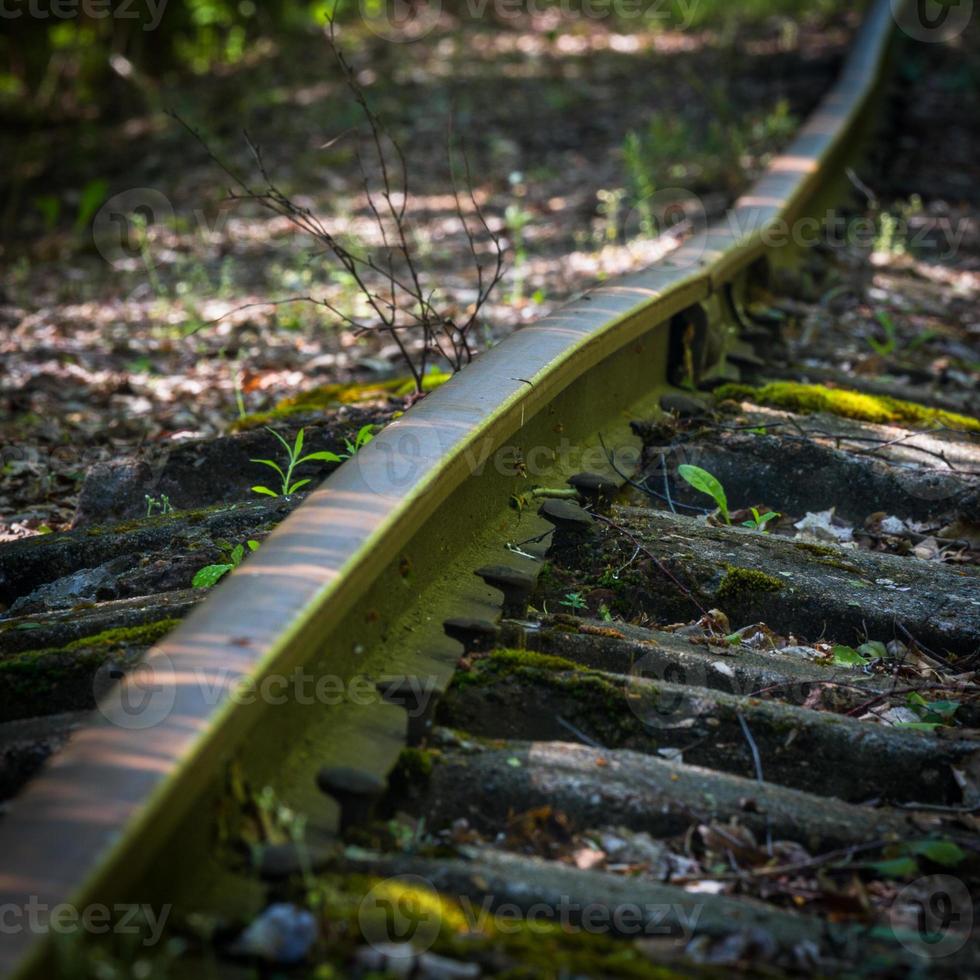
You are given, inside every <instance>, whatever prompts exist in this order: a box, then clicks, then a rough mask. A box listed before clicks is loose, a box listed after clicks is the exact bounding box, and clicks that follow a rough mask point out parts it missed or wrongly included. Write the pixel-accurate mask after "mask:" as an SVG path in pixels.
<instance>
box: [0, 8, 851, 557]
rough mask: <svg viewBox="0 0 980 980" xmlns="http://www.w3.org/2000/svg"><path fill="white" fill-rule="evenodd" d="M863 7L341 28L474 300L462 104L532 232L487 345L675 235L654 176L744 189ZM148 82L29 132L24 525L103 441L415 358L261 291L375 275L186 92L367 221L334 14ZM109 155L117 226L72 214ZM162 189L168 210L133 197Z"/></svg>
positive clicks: (126, 448) (57, 519) (513, 258)
mask: <svg viewBox="0 0 980 980" xmlns="http://www.w3.org/2000/svg"><path fill="white" fill-rule="evenodd" d="M855 22H856V15H855V14H854V13H848V14H847V15H846V16H844V17H830V16H825V17H824V18H823V19H820V18H817V19H815V20H808V21H807V22H806V23H805V24H804V26H803V27H802V28H801V27H799V26H797V25H793V24H791V23H790V22H788V21H787V20H785V19H768V20H763V21H760V22H757V23H749V24H746V25H743V26H741V27H740V28H739V29H738V30H737V31H734V32H729V31H725V32H720V33H719V32H717V31H714V32H713V31H711V30H703V29H699V30H694V29H690V30H681V29H679V28H678V26H677V25H674V26H673V27H671V26H670V25H667V26H663V27H659V28H658V29H657V30H647V31H645V32H638V33H637V32H635V30H630V31H628V32H627V30H626V28H624V27H622V26H620V27H619V28H617V27H616V26H615V25H613V24H611V23H609V22H605V21H601V20H593V21H590V20H588V19H587V18H585V19H580V20H576V21H574V22H571V23H570V22H569V21H568V20H567V19H566V20H565V21H561V20H556V19H555V17H554V16H553V15H551V14H549V15H541V16H535V17H522V18H514V19H509V20H508V21H507V23H506V24H501V23H499V22H498V23H484V22H468V23H466V24H463V25H459V24H456V25H453V24H440V25H439V26H438V28H437V29H436V30H433V31H432V32H431V33H429V34H428V35H426V36H425V37H423V38H420V39H418V40H416V41H413V42H412V43H407V44H392V43H389V42H386V41H384V40H381V39H378V38H376V37H374V36H373V35H371V34H369V33H367V32H365V31H363V30H361V31H358V30H356V29H355V28H353V27H345V28H343V29H342V30H341V36H340V43H341V45H342V46H343V47H344V48H345V50H346V51H347V53H348V56H349V58H350V60H351V63H352V64H353V66H354V69H355V72H356V74H357V79H358V82H359V84H361V85H362V86H363V87H364V89H365V91H366V92H367V94H368V97H369V98H370V100H371V102H372V105H374V106H375V108H376V109H377V110H378V111H379V112H380V113H381V114H382V116H383V117H384V119H385V120H386V121H387V123H388V125H389V128H390V130H391V132H392V133H393V134H394V135H395V136H396V137H397V138H398V139H399V140H400V142H401V143H402V145H403V146H404V149H405V152H406V155H407V157H408V160H409V173H410V182H411V191H412V200H411V201H410V205H409V217H410V224H411V232H412V236H413V240H414V242H415V244H416V246H417V249H418V253H419V255H420V256H421V259H422V265H423V266H424V267H425V269H426V271H427V273H428V275H429V277H430V280H429V281H430V282H431V283H432V284H433V285H434V286H435V287H436V288H437V289H438V291H439V294H440V295H441V296H442V297H443V298H444V300H445V304H446V307H447V308H448V309H450V310H452V311H459V310H465V309H466V308H467V306H468V304H470V303H471V302H472V298H473V293H474V287H475V274H474V271H473V269H472V268H470V264H469V263H468V261H467V260H468V258H469V256H468V255H467V252H466V241H465V238H464V236H463V233H462V230H461V228H460V227H459V223H458V221H457V220H456V215H455V211H454V207H453V200H452V195H451V193H450V188H451V183H450V180H449V176H448V169H447V124H448V123H449V121H450V119H451V120H452V125H453V128H454V131H455V134H456V136H457V137H458V138H461V139H462V140H463V141H464V143H465V146H466V150H467V155H468V158H469V165H470V170H471V174H472V184H473V189H474V192H475V195H476V197H477V199H478V200H479V201H480V202H481V205H482V207H483V208H484V210H485V212H486V215H487V218H488V221H489V223H490V226H491V227H492V228H493V229H494V231H495V233H496V234H498V235H499V236H500V239H501V242H502V244H503V245H504V247H505V248H506V249H507V269H506V272H505V276H504V279H503V281H502V283H501V284H500V286H499V287H498V289H497V290H496V292H495V294H494V295H493V297H492V299H491V302H490V303H489V304H488V305H487V306H486V307H485V308H484V311H483V313H484V314H485V315H484V317H483V322H482V323H481V324H480V327H479V330H480V333H479V336H477V337H475V338H474V342H475V347H476V349H477V350H481V349H484V348H485V347H486V346H488V345H490V344H492V343H493V342H495V341H496V340H497V339H499V338H500V337H501V336H502V335H504V334H505V333H507V332H508V331H510V330H512V329H514V328H515V327H518V326H520V325H521V324H522V323H525V322H528V321H530V320H533V319H536V318H537V317H539V316H541V315H543V314H545V313H547V312H548V311H549V310H550V309H552V308H553V307H554V306H555V305H557V304H560V303H561V302H562V301H564V300H565V299H567V298H568V297H570V296H572V295H574V294H576V293H577V292H580V291H581V290H582V289H584V288H586V287H587V286H589V285H591V284H594V283H595V282H597V281H600V280H602V279H604V278H606V277H608V276H610V275H615V274H619V273H621V272H625V271H628V270H629V269H631V268H635V267H637V266H640V265H643V264H645V263H646V262H647V261H649V259H650V256H651V253H650V247H651V241H650V240H649V235H650V232H651V230H650V228H649V227H646V226H645V230H644V229H641V228H640V227H639V224H640V219H639V217H638V213H637V210H636V202H637V200H638V199H639V196H640V195H641V193H642V188H643V187H646V188H647V190H649V188H651V187H652V188H654V189H657V190H662V189H663V188H665V187H680V188H683V189H684V190H685V191H686V192H687V193H688V194H690V195H693V196H694V198H695V199H696V200H699V201H701V202H702V203H703V205H704V208H705V211H706V212H707V213H709V214H711V215H715V214H718V213H720V212H721V210H723V208H724V206H725V204H726V203H727V202H728V201H729V200H731V199H732V197H733V196H734V195H735V194H737V192H738V191H739V190H740V189H742V188H743V187H744V186H746V184H747V182H748V180H749V179H750V178H751V176H752V175H753V174H754V173H755V172H757V171H758V169H759V168H760V167H762V166H763V165H764V164H765V162H766V161H767V159H768V158H769V156H770V154H771V153H772V152H773V151H774V150H775V149H776V148H777V147H778V146H780V145H781V144H783V143H785V141H786V140H787V139H788V138H789V136H790V135H791V133H792V129H793V127H794V125H795V123H796V121H798V120H799V119H801V118H803V117H804V116H805V115H806V113H807V112H808V111H810V110H811V109H812V108H813V106H814V105H815V103H816V101H817V100H818V99H819V97H820V95H821V93H822V92H823V91H824V90H825V88H826V87H827V85H828V84H829V83H830V82H831V81H832V79H833V76H834V72H835V70H836V68H837V66H838V64H839V59H840V57H841V54H842V52H843V50H844V48H845V46H846V43H847V40H848V38H849V36H850V33H851V31H852V29H853V27H854V25H855ZM117 84H118V85H122V86H125V85H127V84H131V83H124V82H122V81H121V80H117ZM141 85H142V88H141V91H142V92H143V101H142V104H141V108H140V109H139V110H138V111H133V112H127V113H124V114H122V115H121V116H116V117H113V116H112V115H111V114H109V115H106V116H104V117H103V118H101V119H95V120H92V121H90V122H87V123H85V124H84V125H82V124H79V123H77V122H75V123H71V124H69V123H62V124H59V125H51V126H48V127H46V128H34V129H28V130H26V131H25V132H18V131H17V128H16V127H12V128H11V129H10V130H9V131H8V135H6V136H5V137H4V140H5V141H7V142H8V145H7V146H6V147H5V148H4V155H5V157H6V158H7V159H10V160H12V161H13V166H12V168H11V179H12V183H11V186H10V188H9V189H10V190H11V192H12V194H13V195H14V196H15V197H16V196H17V195H19V196H20V197H21V198H22V200H21V209H22V212H23V214H24V216H25V220H24V222H23V224H22V227H21V230H20V233H19V235H18V237H16V238H15V240H14V241H12V242H10V243H9V244H8V245H7V246H6V247H5V249H4V259H5V261H6V263H7V265H8V274H7V276H6V279H5V282H4V285H3V288H2V292H0V304H2V305H0V325H2V327H3V330H2V332H0V354H2V357H3V361H4V366H5V371H4V375H3V378H2V379H0V400H2V401H0V404H2V407H3V411H2V413H0V415H2V421H0V443H2V445H3V453H4V457H3V466H2V469H0V539H2V538H16V537H21V536H24V535H31V534H37V533H46V532H47V531H49V530H61V529H64V528H66V527H68V526H69V525H70V524H71V522H72V520H73V517H74V514H75V508H76V505H77V501H78V495H79V490H80V487H81V484H82V482H83V480H84V478H85V474H86V471H87V470H88V468H89V467H90V466H91V465H92V464H93V463H96V462H98V461H102V460H108V459H114V458H118V457H126V456H132V455H135V454H140V453H143V452H145V453H147V454H149V455H151V456H152V455H153V454H154V453H159V451H160V450H161V449H162V448H165V447H167V446H170V445H172V444H173V443H175V442H183V441H186V440H192V439H196V438H200V437H211V436H215V435H219V434H222V433H225V432H227V431H228V430H229V428H230V426H232V425H233V424H234V423H235V422H236V420H237V419H238V418H239V416H240V414H242V413H244V412H249V413H252V412H261V411H265V410H268V409H269V408H270V407H272V406H273V405H274V404H275V403H276V402H277V401H278V400H279V399H281V398H282V397H284V396H290V395H296V394H297V393H300V392H302V391H304V390H307V389H310V388H314V387H316V386H318V385H322V384H327V383H346V382H353V381H361V382H363V381H375V380H379V379H386V378H390V377H392V376H399V375H402V376H403V375H405V374H406V373H407V372H406V370H405V368H404V366H403V365H401V364H400V363H399V355H398V351H397V349H396V348H395V346H394V345H393V344H392V343H391V342H390V340H389V339H386V337H384V336H379V335H374V334H370V333H368V334H367V335H358V334H357V333H356V332H355V331H353V330H351V329H349V328H346V327H344V326H343V325H339V324H337V323H336V322H330V319H331V318H330V317H329V316H326V315H325V313H324V311H323V310H322V309H320V308H313V307H310V306H307V305H303V304H292V305H286V306H274V307H270V306H265V307H263V306H261V305H260V306H250V308H249V309H247V310H242V311H240V312H234V311H236V310H239V308H240V307H242V306H243V305H246V304H256V303H258V304H261V303H262V302H263V301H265V300H270V299H277V298H281V297H283V296H292V295H296V294H308V293H315V294H316V295H317V296H326V297H329V298H330V300H331V301H332V302H334V303H336V305H338V306H339V307H341V308H344V309H346V310H350V309H357V303H358V297H357V295H356V290H353V289H352V288H351V285H350V282H349V278H348V277H345V275H344V274H343V272H342V271H339V270H337V269H336V268H330V266H329V264H328V263H326V262H325V261H324V260H323V258H322V256H318V255H316V254H315V249H314V248H313V243H312V242H311V241H310V240H309V239H304V238H303V236H302V235H301V234H299V233H297V232H295V230H293V229H292V228H291V227H290V226H289V225H288V223H287V222H285V221H284V220H283V219H282V218H279V217H276V216H274V215H269V214H266V213H263V212H261V211H260V210H259V209H257V208H255V207H249V206H247V205H246V206H238V207H234V206H231V205H230V204H229V202H228V201H227V199H226V185H227V180H226V178H225V177H224V175H222V174H221V173H220V171H219V170H218V169H217V168H216V167H215V166H214V165H213V164H212V163H211V162H210V161H209V160H208V159H207V156H206V154H205V152H204V151H203V149H202V148H201V147H200V146H198V145H197V144H196V143H195V142H194V140H193V139H192V137H190V136H189V134H188V133H187V132H186V131H185V130H183V129H182V128H181V127H180V126H179V125H178V124H177V123H176V122H175V121H174V120H173V119H172V118H170V117H169V116H168V115H166V110H174V111H176V112H177V113H178V114H179V115H180V116H181V118H183V119H185V120H186V121H187V122H188V123H190V124H192V125H194V126H195V127H197V128H199V129H200V130H202V131H203V132H205V133H206V134H207V135H208V139H209V141H210V142H211V143H212V145H213V146H214V147H216V148H217V150H218V151H219V153H220V154H221V155H222V156H224V157H225V158H227V159H228V160H229V161H230V162H231V163H232V165H234V166H236V167H240V168H241V169H242V170H243V171H244V172H246V173H247V172H249V167H250V159H249V154H248V150H247V147H246V144H245V140H244V138H243V136H242V131H243V130H246V129H247V130H248V132H249V133H250V134H251V136H252V137H253V138H254V139H255V140H256V141H257V142H259V143H261V145H262V147H263V150H264V153H265V157H266V160H267V162H268V165H269V169H270V171H271V172H272V174H273V175H274V176H275V178H276V180H277V182H279V183H281V185H282V186H283V187H284V188H285V189H286V190H287V192H289V193H291V194H295V195H296V196H297V199H298V200H299V201H300V202H301V203H303V204H305V205H310V206H312V207H314V208H315V209H316V210H318V211H319V212H320V213H322V214H323V215H324V217H325V218H326V219H327V220H328V223H330V226H331V227H332V228H340V229H341V230H342V232H343V233H345V234H349V235H352V236H353V237H355V238H359V239H361V240H364V241H367V240H369V239H370V235H371V232H372V227H371V222H370V220H369V219H370V216H369V213H368V210H367V202H366V199H365V195H364V193H363V188H362V186H361V174H360V171H359V168H358V165H357V160H356V153H355V139H356V138H355V137H354V136H352V135H350V134H349V133H348V132H347V131H348V130H349V129H350V128H351V127H357V126H361V129H362V130H363V125H362V122H363V121H362V120H361V119H359V117H358V110H357V108H356V106H355V105H354V103H353V100H352V99H351V97H350V95H349V93H348V92H346V91H345V89H344V87H343V84H342V81H341V79H340V77H339V75H338V73H337V71H336V68H335V66H334V65H333V64H332V63H331V59H330V54H329V52H328V51H327V49H326V45H325V44H324V41H323V38H322V37H317V36H304V37H299V38H289V39H287V40H286V41H284V42H282V43H281V44H280V45H279V46H278V47H277V46H274V45H272V44H271V43H266V44H261V45H256V46H255V49H254V50H252V51H250V52H248V54H247V55H246V57H245V58H244V59H243V60H242V61H240V62H239V63H238V64H236V65H234V66H228V67H226V68H223V69H219V70H216V71H213V72H212V73H210V74H208V75H204V76H201V77H193V78H183V79H177V80H176V81H174V82H173V83H171V84H167V85H163V84H159V85H151V84H150V83H141ZM126 94H127V96H128V97H129V98H128V104H131V103H132V93H131V92H127V93H126ZM110 95H111V92H110ZM712 120H716V122H715V123H712ZM631 132H632V133H636V134H638V139H639V143H638V144H637V145H638V146H639V147H640V149H641V151H642V156H643V162H642V165H640V164H638V163H637V161H636V157H635V156H633V157H631V155H630V151H629V148H628V135H629V134H630V133H631ZM345 134H346V135H345ZM338 137H339V138H338ZM325 145H326V148H325ZM66 149H67V150H68V151H69V152H66ZM99 181H105V182H106V184H105V190H104V194H105V196H106V197H107V201H106V204H105V205H104V206H103V208H102V210H101V211H100V212H99V214H98V215H96V217H95V234H94V235H93V232H92V230H91V228H90V227H88V226H86V227H82V228H80V229H78V230H73V229H72V223H73V221H74V218H75V215H76V213H77V212H78V209H80V208H82V207H83V204H82V201H83V199H84V197H85V195H86V192H87V191H88V190H89V189H91V188H92V186H93V184H94V185H97V186H99V185H98V182H99ZM644 181H646V182H647V183H646V184H644V183H643V182H644ZM119 195H123V196H122V197H119ZM52 199H53V200H54V202H55V203H52ZM140 208H142V209H143V214H144V216H146V217H147V218H148V222H147V224H146V226H145V228H140V227H139V226H137V225H135V224H134V223H133V221H132V213H133V212H137V211H138V210H139V209H140ZM113 212H116V213H117V215H118V217H117V218H116V219H113V218H112V214H113ZM45 216H46V217H45ZM120 221H123V222H124V223H119V222H120ZM114 222H115V223H114ZM89 223H90V224H91V218H90V221H89ZM484 244H485V243H484ZM654 247H655V246H654ZM229 314H230V315H229ZM219 317H224V319H222V320H220V322H218V323H214V322H213V321H215V320H216V319H217V318H219ZM389 407H390V406H389ZM394 407H397V404H395V405H394ZM212 477H213V479H214V480H215V481H217V482H220V481H221V480H222V479H223V477H224V474H222V473H221V472H214V473H213V474H212Z"/></svg>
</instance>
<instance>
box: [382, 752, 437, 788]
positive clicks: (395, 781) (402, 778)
mask: <svg viewBox="0 0 980 980" xmlns="http://www.w3.org/2000/svg"><path fill="white" fill-rule="evenodd" d="M434 764H435V763H434V758H433V753H432V752H427V751H426V750H424V749H416V748H407V749H402V751H401V754H400V755H399V756H398V763H397V765H396V766H395V768H394V769H393V770H392V772H391V775H390V776H389V777H388V787H389V789H390V790H391V792H392V793H393V794H394V795H395V797H396V798H402V797H404V796H405V795H407V794H408V793H411V792H418V791H419V790H423V789H425V787H426V786H427V785H428V783H429V777H430V776H431V775H432V767H433V765H434Z"/></svg>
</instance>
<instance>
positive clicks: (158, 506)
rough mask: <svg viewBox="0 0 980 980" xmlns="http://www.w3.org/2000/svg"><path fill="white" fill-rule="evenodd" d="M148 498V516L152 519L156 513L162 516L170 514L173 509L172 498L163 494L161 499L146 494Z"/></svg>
mask: <svg viewBox="0 0 980 980" xmlns="http://www.w3.org/2000/svg"><path fill="white" fill-rule="evenodd" d="M145 497H146V516H147V517H152V516H153V514H154V513H155V512H156V511H159V512H160V514H169V513H170V512H171V511H172V510H173V507H171V506H170V498H169V497H168V496H167V495H166V494H165V493H161V494H160V496H159V497H151V496H150V495H149V494H145Z"/></svg>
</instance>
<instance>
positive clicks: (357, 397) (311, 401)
mask: <svg viewBox="0 0 980 980" xmlns="http://www.w3.org/2000/svg"><path fill="white" fill-rule="evenodd" d="M451 377H452V375H451V374H446V373H440V372H432V373H430V374H427V375H426V376H425V377H424V378H423V379H422V390H423V391H432V390H434V389H435V388H438V387H439V386H440V385H441V384H444V383H445V382H446V381H448V380H449V379H450V378H451ZM413 391H415V382H414V381H413V380H412V379H411V378H392V379H390V380H388V381H373V382H369V383H367V384H365V383H363V382H358V383H356V384H344V385H340V384H332V385H321V386H320V387H318V388H312V389H310V391H304V392H301V393H300V394H298V395H293V396H291V397H290V398H284V399H283V400H282V401H281V402H279V403H278V404H277V405H276V407H275V408H273V409H271V410H270V411H268V412H252V413H250V414H248V415H244V416H242V418H240V419H236V420H235V422H233V423H232V425H231V430H232V431H233V432H239V431H241V430H243V429H254V428H256V427H257V426H260V425H268V424H269V423H270V422H276V421H279V420H281V419H287V418H289V417H290V416H291V415H299V414H303V413H311V412H319V411H324V410H326V409H328V408H332V407H335V406H337V405H356V404H358V403H360V402H376V401H379V400H381V399H387V398H389V397H395V398H405V397H407V396H408V395H410V394H412V392H413Z"/></svg>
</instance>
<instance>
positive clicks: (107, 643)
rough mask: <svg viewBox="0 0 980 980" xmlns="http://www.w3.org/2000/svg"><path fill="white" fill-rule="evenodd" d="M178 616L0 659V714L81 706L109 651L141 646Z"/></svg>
mask: <svg viewBox="0 0 980 980" xmlns="http://www.w3.org/2000/svg"><path fill="white" fill-rule="evenodd" d="M179 622H180V620H179V619H159V620H156V621H155V622H153V623H145V624H143V625H142V626H120V627H116V628H114V629H108V630H103V631H102V632H101V633H94V634H92V635H91V636H83V637H81V638H80V639H77V640H72V642H71V643H67V644H66V645H65V646H63V647H47V648H44V649H41V650H29V651H27V652H25V653H19V654H17V655H16V656H13V657H7V658H5V659H3V660H0V719H3V720H7V719H11V718H25V717H28V716H30V715H34V714H48V713H53V712H55V711H68V710H72V709H74V708H78V707H84V706H85V705H86V704H88V703H89V702H90V699H91V697H92V677H93V675H94V674H95V672H96V671H97V670H98V669H99V667H100V666H101V665H102V664H103V663H104V662H105V661H106V660H107V659H108V658H109V657H110V656H111V655H112V654H113V653H114V652H116V651H120V650H122V651H129V650H131V649H134V648H135V649H138V650H140V651H142V650H143V649H145V648H146V647H148V646H151V645H152V644H154V643H156V641H157V640H159V639H161V638H162V637H164V636H166V635H167V633H169V632H170V631H171V630H172V629H173V628H174V627H175V626H176V625H177V624H178V623H179Z"/></svg>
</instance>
